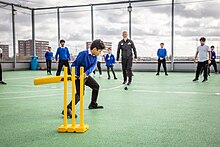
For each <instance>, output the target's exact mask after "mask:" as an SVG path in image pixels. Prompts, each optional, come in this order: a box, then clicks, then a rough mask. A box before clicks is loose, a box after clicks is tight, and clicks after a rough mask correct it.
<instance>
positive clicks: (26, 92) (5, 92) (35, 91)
mask: <svg viewBox="0 0 220 147" xmlns="http://www.w3.org/2000/svg"><path fill="white" fill-rule="evenodd" d="M57 90H62V89H61V88H60V89H58V88H57V89H47V90H34V91H30V90H29V91H19V92H2V93H0V95H4V94H17V93H30V92H34V93H35V92H45V91H57Z"/></svg>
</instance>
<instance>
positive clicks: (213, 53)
mask: <svg viewBox="0 0 220 147" xmlns="http://www.w3.org/2000/svg"><path fill="white" fill-rule="evenodd" d="M214 49H215V47H214V46H213V45H212V46H211V64H209V68H208V74H210V67H211V66H212V65H213V67H214V70H215V73H216V74H217V73H218V71H217V64H216V61H215V59H216V53H215V51H214Z"/></svg>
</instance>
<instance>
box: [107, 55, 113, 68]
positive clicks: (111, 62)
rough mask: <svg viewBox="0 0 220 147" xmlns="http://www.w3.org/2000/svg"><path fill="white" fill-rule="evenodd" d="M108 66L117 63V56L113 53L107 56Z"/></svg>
mask: <svg viewBox="0 0 220 147" xmlns="http://www.w3.org/2000/svg"><path fill="white" fill-rule="evenodd" d="M105 62H106V66H113V64H115V56H114V55H113V54H107V55H106V56H105Z"/></svg>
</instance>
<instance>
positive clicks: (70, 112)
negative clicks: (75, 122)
mask: <svg viewBox="0 0 220 147" xmlns="http://www.w3.org/2000/svg"><path fill="white" fill-rule="evenodd" d="M61 114H62V115H64V110H63V111H62V113H61ZM67 117H70V118H72V110H71V109H67ZM75 118H77V115H76V114H75Z"/></svg>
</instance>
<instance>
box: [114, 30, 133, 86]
mask: <svg viewBox="0 0 220 147" xmlns="http://www.w3.org/2000/svg"><path fill="white" fill-rule="evenodd" d="M122 36H123V39H122V40H121V41H120V42H119V43H118V50H117V61H119V56H120V52H121V62H122V71H123V77H124V82H123V84H126V83H127V77H128V83H127V85H130V84H131V81H132V76H133V74H132V62H133V53H134V58H135V60H136V59H137V51H136V48H135V46H134V42H133V41H132V40H131V39H128V32H126V31H124V32H123V33H122ZM132 50H133V51H132Z"/></svg>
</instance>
